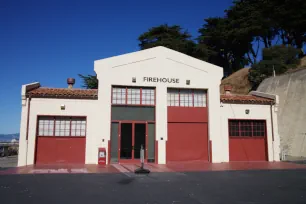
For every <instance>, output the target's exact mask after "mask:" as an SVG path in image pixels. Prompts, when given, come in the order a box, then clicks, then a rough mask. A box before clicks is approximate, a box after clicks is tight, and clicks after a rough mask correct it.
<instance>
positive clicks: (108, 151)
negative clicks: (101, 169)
mask: <svg viewBox="0 0 306 204" xmlns="http://www.w3.org/2000/svg"><path fill="white" fill-rule="evenodd" d="M107 147H108V150H107V154H108V155H107V164H110V153H111V144H110V140H108V142H107Z"/></svg>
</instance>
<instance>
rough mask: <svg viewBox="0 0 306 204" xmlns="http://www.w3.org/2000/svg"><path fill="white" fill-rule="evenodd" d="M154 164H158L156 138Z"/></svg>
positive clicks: (156, 141) (156, 142)
mask: <svg viewBox="0 0 306 204" xmlns="http://www.w3.org/2000/svg"><path fill="white" fill-rule="evenodd" d="M155 136H156V134H155ZM155 163H156V164H158V140H156V137H155Z"/></svg>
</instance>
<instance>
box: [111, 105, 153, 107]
mask: <svg viewBox="0 0 306 204" xmlns="http://www.w3.org/2000/svg"><path fill="white" fill-rule="evenodd" d="M112 106H126V107H130V106H137V107H139V106H141V107H144V106H145V107H155V106H154V105H137V104H112Z"/></svg>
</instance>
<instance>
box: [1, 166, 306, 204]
mask: <svg viewBox="0 0 306 204" xmlns="http://www.w3.org/2000/svg"><path fill="white" fill-rule="evenodd" d="M0 199H1V200H0V201H1V203H6V204H8V203H23V204H27V203H29V204H30V203H31V204H35V203H40V204H41V203H44V204H48V203H65V204H67V203H72V204H77V203H81V204H91V203H101V204H102V203H103V204H106V203H111V204H116V203H122V204H129V203H131V204H138V203H139V204H140V203H141V204H154V203H159V204H161V203H162V204H166V203H169V204H182V203H186V204H199V203H207V204H210V203H220V204H228V203H241V204H242V203H243V204H244V203H248V204H250V203H252V204H254V203H260V204H264V203H269V204H272V203H275V204H280V203H286V204H288V203H290V204H294V203H301V204H302V203H303V204H305V203H306V170H256V171H254V170H248V171H214V172H189V173H178V172H168V173H151V174H150V175H149V176H135V175H133V174H123V173H109V174H26V175H2V176H1V175H0Z"/></svg>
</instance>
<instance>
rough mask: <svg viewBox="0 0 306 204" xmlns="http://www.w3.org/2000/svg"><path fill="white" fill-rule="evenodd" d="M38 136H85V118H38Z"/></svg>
mask: <svg viewBox="0 0 306 204" xmlns="http://www.w3.org/2000/svg"><path fill="white" fill-rule="evenodd" d="M37 130H38V132H37V135H38V136H59V137H60V136H66V137H67V136H72V137H85V136H86V117H75V116H73V117H66V116H39V117H38V128H37Z"/></svg>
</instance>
